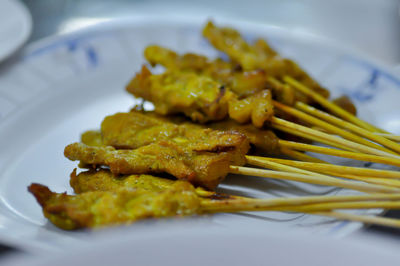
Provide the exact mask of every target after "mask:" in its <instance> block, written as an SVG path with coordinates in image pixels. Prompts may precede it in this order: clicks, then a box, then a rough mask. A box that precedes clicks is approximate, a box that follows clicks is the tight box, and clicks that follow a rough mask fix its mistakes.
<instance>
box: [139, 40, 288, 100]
mask: <svg viewBox="0 0 400 266" xmlns="http://www.w3.org/2000/svg"><path fill="white" fill-rule="evenodd" d="M144 55H145V57H146V59H147V61H148V62H149V63H150V64H151V65H152V66H155V65H162V66H164V67H165V68H166V69H168V70H175V71H183V72H195V73H197V74H201V75H205V76H208V77H211V78H212V79H214V80H216V81H217V82H219V83H221V84H223V85H225V86H227V87H228V88H230V89H231V90H232V92H234V93H235V94H236V96H237V97H238V99H240V100H242V99H244V98H246V97H248V96H253V95H254V94H255V93H258V92H260V91H265V90H270V91H271V92H272V97H273V98H274V99H275V100H278V101H280V102H282V103H284V104H287V105H293V104H294V102H295V93H294V90H293V89H292V88H291V87H290V86H288V85H283V84H281V83H277V82H273V80H270V79H269V76H268V75H267V74H266V73H265V71H264V70H262V69H254V70H251V71H243V69H242V68H241V66H240V65H238V64H237V63H233V62H226V61H224V60H222V59H220V58H217V59H215V60H209V59H208V58H207V57H205V56H203V55H198V54H194V53H187V54H183V55H178V54H177V53H176V52H174V51H172V50H170V49H168V48H165V47H161V46H157V45H150V46H148V47H146V49H145V51H144Z"/></svg>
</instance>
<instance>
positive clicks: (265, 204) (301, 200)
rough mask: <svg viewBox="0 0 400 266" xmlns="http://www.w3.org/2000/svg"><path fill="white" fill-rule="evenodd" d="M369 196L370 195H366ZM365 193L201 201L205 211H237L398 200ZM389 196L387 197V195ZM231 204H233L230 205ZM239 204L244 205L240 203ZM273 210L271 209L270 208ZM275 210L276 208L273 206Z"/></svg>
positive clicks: (342, 216) (381, 221) (388, 222)
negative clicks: (330, 203)
mask: <svg viewBox="0 0 400 266" xmlns="http://www.w3.org/2000/svg"><path fill="white" fill-rule="evenodd" d="M368 196H371V197H368ZM368 196H366V195H353V196H314V197H297V198H276V199H249V198H242V199H241V201H242V202H243V201H247V203H248V205H247V206H245V207H244V206H242V208H237V207H235V205H236V206H237V203H236V202H237V201H235V202H234V203H233V204H232V202H231V201H229V200H228V201H226V200H224V201H222V202H221V201H213V200H207V201H206V200H204V201H202V203H201V204H202V209H203V210H205V211H206V212H218V211H224V212H237V211H266V210H269V209H272V208H273V207H274V206H275V207H276V206H278V207H279V206H286V207H288V206H292V207H291V208H293V210H294V209H295V208H296V207H297V206H299V205H300V206H301V205H304V204H311V203H323V202H325V203H328V202H336V203H339V202H346V201H350V202H354V201H357V200H358V201H363V200H367V201H370V200H398V199H400V196H399V195H398V194H369V195H368ZM387 196H389V197H387ZM232 205H233V206H232ZM240 205H246V204H243V203H241V204H240ZM272 210H273V209H272ZM275 210H277V208H275ZM293 210H291V211H293ZM305 213H307V214H310V215H320V216H327V217H332V218H336V219H339V220H349V221H357V222H363V223H367V224H377V225H383V226H390V227H400V221H399V220H397V219H392V218H384V217H375V216H367V215H357V214H349V213H342V212H337V211H323V212H322V211H319V212H305Z"/></svg>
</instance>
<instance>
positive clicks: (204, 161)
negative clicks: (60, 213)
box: [64, 141, 244, 189]
mask: <svg viewBox="0 0 400 266" xmlns="http://www.w3.org/2000/svg"><path fill="white" fill-rule="evenodd" d="M64 155H65V156H66V157H67V158H68V159H70V160H72V161H80V162H81V164H83V165H86V166H90V165H93V166H108V167H109V168H110V170H111V172H113V173H115V174H148V173H169V174H171V175H173V176H175V177H176V178H178V179H182V180H187V181H189V182H191V183H193V184H195V185H198V186H203V187H206V188H209V189H214V188H215V187H216V186H217V185H218V184H219V183H220V182H221V181H222V180H223V179H224V178H225V176H226V175H227V174H228V172H229V166H230V165H231V161H232V159H231V158H232V156H231V154H230V153H228V152H210V151H194V150H191V149H189V148H188V147H187V146H184V145H181V144H177V143H174V142H172V141H160V142H157V143H154V144H150V145H146V146H142V147H140V148H138V149H134V150H116V149H115V148H113V147H111V146H101V147H96V146H87V145H85V144H83V143H73V144H70V145H68V146H67V147H66V148H65V150H64ZM243 157H244V154H243Z"/></svg>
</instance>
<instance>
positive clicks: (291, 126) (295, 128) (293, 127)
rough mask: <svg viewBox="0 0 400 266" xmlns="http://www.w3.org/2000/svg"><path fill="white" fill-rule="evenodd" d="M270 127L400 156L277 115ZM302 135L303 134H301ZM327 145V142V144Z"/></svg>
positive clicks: (364, 150) (354, 147)
mask: <svg viewBox="0 0 400 266" xmlns="http://www.w3.org/2000/svg"><path fill="white" fill-rule="evenodd" d="M270 122H271V125H272V127H274V128H276V126H278V127H279V130H284V131H285V132H287V133H290V134H293V135H299V134H298V133H299V132H301V133H303V134H305V136H314V137H318V138H320V139H322V140H327V141H328V142H331V143H335V145H340V146H345V147H346V149H347V150H349V149H350V150H357V151H360V152H364V153H368V154H373V155H381V156H385V157H392V158H400V157H399V156H398V155H394V154H391V153H388V152H385V151H381V150H378V149H375V148H371V147H368V146H365V145H362V144H358V143H355V142H352V141H349V140H346V139H342V138H339V137H336V136H332V135H329V134H326V133H323V132H320V131H317V130H314V129H311V128H307V127H305V126H301V125H298V124H296V123H292V122H289V121H286V120H283V119H280V118H277V117H272V118H271V120H270ZM303 136H304V135H303ZM328 145H329V144H328Z"/></svg>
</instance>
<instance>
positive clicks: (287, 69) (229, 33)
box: [203, 21, 329, 102]
mask: <svg viewBox="0 0 400 266" xmlns="http://www.w3.org/2000/svg"><path fill="white" fill-rule="evenodd" d="M203 35H204V37H206V38H207V39H208V40H209V41H210V43H211V44H212V45H213V46H214V47H215V48H216V49H218V50H220V51H222V52H224V53H226V54H227V55H228V56H229V57H230V59H231V60H232V61H233V62H236V63H238V64H239V65H240V66H241V67H242V68H243V69H244V70H247V71H250V70H257V69H262V70H264V71H265V73H266V74H267V75H269V76H272V77H275V78H277V79H282V77H284V76H285V75H289V76H291V77H292V78H294V79H297V80H298V81H300V82H301V83H303V84H304V85H306V86H308V87H310V88H311V89H312V90H314V91H316V92H318V93H320V94H321V95H323V96H324V97H329V91H328V90H326V89H324V88H322V87H321V86H320V85H319V84H318V83H317V82H316V81H315V80H313V79H312V78H311V77H310V76H309V75H308V74H307V73H306V72H305V71H304V70H302V69H301V68H300V67H299V66H298V65H297V64H296V63H295V62H293V61H292V60H289V59H286V58H282V57H281V56H280V55H279V54H278V53H277V52H276V51H274V50H273V49H272V48H271V47H270V46H269V45H268V44H267V43H266V42H265V41H264V40H262V39H259V40H257V41H256V42H255V43H254V44H249V43H247V42H246V41H245V40H244V39H243V38H242V36H241V35H240V33H239V32H238V31H236V30H234V29H232V28H222V27H221V28H219V27H216V26H215V25H214V24H213V23H212V22H211V21H210V22H208V23H207V25H206V26H205V27H204V29H203ZM296 98H297V100H298V101H303V102H310V100H311V99H309V98H308V97H306V96H305V95H303V94H300V93H297V95H296Z"/></svg>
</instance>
